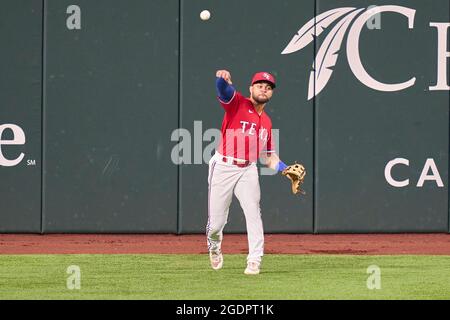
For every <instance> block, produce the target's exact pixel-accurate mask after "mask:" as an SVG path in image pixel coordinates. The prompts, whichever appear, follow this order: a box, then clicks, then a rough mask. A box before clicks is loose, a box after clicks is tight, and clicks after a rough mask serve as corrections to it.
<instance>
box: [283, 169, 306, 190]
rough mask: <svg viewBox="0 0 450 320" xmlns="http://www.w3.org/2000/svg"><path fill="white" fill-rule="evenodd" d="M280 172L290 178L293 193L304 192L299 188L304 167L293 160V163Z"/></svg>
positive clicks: (304, 170)
mask: <svg viewBox="0 0 450 320" xmlns="http://www.w3.org/2000/svg"><path fill="white" fill-rule="evenodd" d="M281 174H282V175H283V176H286V177H288V178H289V180H291V183H292V193H293V194H297V193H300V194H305V191H303V190H302V189H301V186H302V184H303V182H304V181H305V175H306V169H305V167H304V166H303V165H302V164H299V163H297V162H295V164H292V165H290V166H288V167H287V168H286V169H284V170H283V172H282V173H281Z"/></svg>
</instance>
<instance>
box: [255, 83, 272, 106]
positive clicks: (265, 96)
mask: <svg viewBox="0 0 450 320" xmlns="http://www.w3.org/2000/svg"><path fill="white" fill-rule="evenodd" d="M250 94H251V96H252V98H253V100H255V101H256V102H257V103H261V104H264V103H267V102H268V101H269V100H270V98H272V94H273V88H272V85H271V84H270V83H267V82H257V83H255V84H254V85H252V86H251V87H250Z"/></svg>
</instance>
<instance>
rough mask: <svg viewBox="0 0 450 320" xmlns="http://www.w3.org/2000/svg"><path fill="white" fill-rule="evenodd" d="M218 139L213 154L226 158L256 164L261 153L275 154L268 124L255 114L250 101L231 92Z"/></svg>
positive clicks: (225, 104)
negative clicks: (217, 153) (217, 144)
mask: <svg viewBox="0 0 450 320" xmlns="http://www.w3.org/2000/svg"><path fill="white" fill-rule="evenodd" d="M218 100H219V102H220V104H221V105H222V107H223V108H224V109H225V115H224V117H223V121H222V135H221V139H220V143H219V147H218V149H217V151H218V152H219V153H220V154H222V155H224V156H227V157H233V158H235V159H239V160H248V161H251V162H257V160H258V157H259V155H260V154H261V152H265V153H271V152H275V146H274V145H273V143H272V120H270V118H269V116H268V115H267V114H266V113H265V112H264V110H263V111H262V113H261V114H258V112H256V110H255V107H254V106H253V103H252V102H251V101H250V99H248V98H246V97H244V96H243V95H242V94H240V93H239V92H237V91H235V92H234V95H233V97H232V98H231V100H230V101H229V102H228V103H226V102H223V101H222V100H220V99H219V98H218Z"/></svg>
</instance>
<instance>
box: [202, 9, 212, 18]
mask: <svg viewBox="0 0 450 320" xmlns="http://www.w3.org/2000/svg"><path fill="white" fill-rule="evenodd" d="M210 17H211V13H210V12H209V11H208V10H203V11H202V12H200V19H202V20H209V18H210Z"/></svg>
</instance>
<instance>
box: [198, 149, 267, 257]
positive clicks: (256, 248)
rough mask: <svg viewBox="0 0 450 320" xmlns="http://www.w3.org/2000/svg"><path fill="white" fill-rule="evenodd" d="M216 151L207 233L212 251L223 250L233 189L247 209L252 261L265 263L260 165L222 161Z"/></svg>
mask: <svg viewBox="0 0 450 320" xmlns="http://www.w3.org/2000/svg"><path fill="white" fill-rule="evenodd" d="M222 158H223V156H222V155H221V154H220V153H218V152H216V154H215V155H214V156H213V157H212V158H211V160H210V161H209V174H208V185H209V188H208V224H207V226H206V235H207V243H208V250H209V251H210V252H220V251H221V244H222V239H223V229H224V227H225V225H226V223H227V221H228V212H229V208H230V204H231V200H232V198H233V191H234V194H235V195H236V197H237V199H238V200H239V203H240V205H241V207H242V209H243V210H244V215H245V221H246V226H247V237H248V249H249V254H248V256H247V260H248V261H256V262H261V258H262V256H263V253H264V230H263V223H262V218H261V208H260V204H259V202H260V198H261V190H260V187H259V177H258V168H257V166H256V164H255V163H252V164H250V165H249V166H247V167H243V168H241V167H238V166H236V165H233V164H231V163H228V162H224V161H223V160H222Z"/></svg>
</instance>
